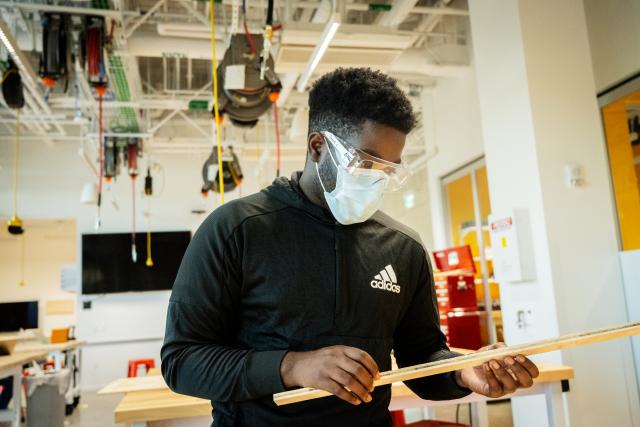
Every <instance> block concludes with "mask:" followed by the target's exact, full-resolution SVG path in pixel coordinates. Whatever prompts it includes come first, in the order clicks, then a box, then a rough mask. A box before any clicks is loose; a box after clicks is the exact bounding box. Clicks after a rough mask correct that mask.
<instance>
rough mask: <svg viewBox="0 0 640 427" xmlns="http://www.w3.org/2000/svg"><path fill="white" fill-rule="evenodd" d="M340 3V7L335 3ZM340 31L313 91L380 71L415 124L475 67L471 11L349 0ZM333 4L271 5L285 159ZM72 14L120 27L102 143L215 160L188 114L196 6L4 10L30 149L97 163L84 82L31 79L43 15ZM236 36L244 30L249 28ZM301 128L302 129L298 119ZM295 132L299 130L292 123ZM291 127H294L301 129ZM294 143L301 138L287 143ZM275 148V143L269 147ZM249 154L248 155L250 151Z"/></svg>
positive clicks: (414, 138) (258, 24)
mask: <svg viewBox="0 0 640 427" xmlns="http://www.w3.org/2000/svg"><path fill="white" fill-rule="evenodd" d="M339 1H340V0H339ZM345 1H346V2H345V3H339V5H340V7H341V8H343V9H342V10H343V24H342V25H341V26H340V29H339V31H338V33H337V34H336V36H335V38H334V39H333V41H332V43H331V44H330V46H329V48H328V50H327V52H326V54H325V55H324V57H323V58H322V60H321V61H320V63H319V64H318V66H317V68H316V70H315V73H314V75H313V77H312V78H311V81H313V79H314V78H315V77H317V76H318V75H320V74H322V73H324V72H326V71H328V70H331V69H334V68H336V67H338V66H362V65H368V66H370V67H372V68H377V69H381V70H383V71H385V72H388V73H389V74H391V75H393V76H394V77H396V78H398V80H399V82H400V84H401V85H402V87H403V88H404V89H406V90H407V91H408V92H409V93H410V94H411V95H412V97H411V99H412V100H414V101H416V102H415V103H414V104H415V106H416V109H417V111H418V114H420V103H419V102H418V100H419V96H418V95H419V93H420V91H421V90H423V89H424V88H425V87H430V86H433V85H434V84H436V81H437V78H439V77H442V76H451V75H455V74H456V73H457V72H459V71H460V70H461V69H462V68H464V67H466V66H467V64H468V57H467V37H468V33H469V30H468V11H467V4H466V0H448V1H447V0H393V1H391V0H382V1H381V2H380V3H369V2H364V1H361V0H345ZM240 4H241V2H240V0H237V1H236V0H222V2H220V3H216V6H215V13H214V15H215V25H216V34H215V38H216V44H217V50H216V57H217V59H218V60H221V59H222V56H223V54H224V51H225V50H226V43H227V42H228V40H229V35H230V33H231V31H232V30H231V26H232V23H233V19H234V14H233V11H234V7H236V10H237V6H238V5H240ZM266 7H267V1H266V0H252V1H247V3H246V10H247V14H246V16H247V24H248V28H249V30H250V31H251V32H253V33H262V31H263V26H264V20H265V14H266ZM331 7H332V6H331V3H330V1H329V0H321V1H317V0H310V1H304V0H276V3H275V22H276V23H277V24H281V29H280V30H279V31H276V33H275V35H274V43H273V45H272V47H271V53H272V55H273V57H274V58H275V60H276V62H275V71H276V72H277V73H278V74H279V76H280V79H281V81H282V84H283V90H282V92H281V97H280V99H279V101H278V104H279V106H280V109H281V112H282V114H281V121H282V123H281V124H280V129H283V130H284V132H283V144H284V145H283V147H284V151H283V153H284V155H285V156H286V155H287V153H295V154H296V155H300V153H303V152H304V150H305V147H304V144H302V143H301V141H300V139H299V138H295V136H297V135H298V134H299V132H298V133H296V129H294V128H295V127H296V126H298V127H299V126H300V122H301V121H300V116H301V114H304V113H305V111H306V110H304V108H305V106H306V103H307V93H306V92H297V91H296V90H295V89H293V88H294V85H295V84H296V81H297V79H298V78H299V76H300V73H301V72H302V71H303V69H304V68H305V66H306V64H307V62H308V60H309V57H310V55H311V53H312V51H313V50H314V48H315V46H316V44H317V43H318V40H319V38H320V35H321V33H322V31H323V28H324V23H325V21H326V20H327V19H328V15H329V13H330V9H331ZM48 11H49V12H51V11H57V12H65V13H71V14H77V15H87V14H90V15H101V16H105V17H106V22H107V27H108V28H111V22H113V27H112V28H113V34H112V37H113V39H112V40H113V50H112V51H110V52H109V54H108V70H107V71H108V75H109V89H108V92H107V95H106V97H105V101H104V103H103V108H104V123H105V132H107V134H125V135H138V136H141V137H143V138H144V139H145V149H146V150H150V151H153V150H156V151H166V152H175V153H181V152H203V151H210V150H211V144H212V131H213V126H212V120H211V114H210V112H209V111H207V110H194V109H190V108H189V107H190V101H192V100H201V101H204V102H208V103H211V101H212V99H213V97H212V92H211V84H212V83H211V55H212V50H211V43H210V37H211V33H210V30H209V28H210V27H209V16H210V15H209V12H210V11H209V2H207V1H193V0H93V1H75V0H74V1H71V2H69V1H64V2H63V1H56V0H54V1H46V2H45V1H42V2H39V1H27V2H18V3H14V2H9V1H2V0H0V18H1V19H0V31H1V32H2V35H0V39H3V40H2V41H3V42H4V43H3V46H2V47H0V59H4V58H6V57H7V53H8V51H7V47H6V46H7V45H11V46H14V48H15V52H12V54H13V55H14V57H17V58H19V59H20V62H21V64H20V67H21V74H22V75H23V76H26V77H23V80H24V83H25V92H26V94H27V95H26V98H27V105H26V107H25V109H24V112H23V114H22V117H21V121H22V123H24V126H25V128H26V129H25V130H24V131H23V132H22V135H23V138H35V139H39V140H42V141H43V142H44V143H48V144H56V143H57V142H58V141H61V140H64V141H74V140H77V141H78V143H79V144H80V145H81V147H83V152H84V153H85V155H86V160H87V161H88V163H92V162H93V161H94V160H95V157H96V156H95V146H96V142H97V135H98V127H97V122H98V120H97V117H98V103H97V101H96V99H97V97H96V94H95V91H94V89H93V88H91V87H90V86H89V85H88V84H87V79H86V77H85V72H84V70H83V69H82V67H80V66H76V67H74V68H75V71H76V73H75V75H74V76H72V78H71V79H70V81H69V85H68V88H67V90H66V92H65V91H64V90H63V89H62V87H61V86H62V85H58V86H57V87H56V89H55V90H53V91H52V92H51V93H50V94H48V97H47V96H45V88H44V86H43V85H42V83H41V82H40V79H39V78H38V75H37V74H36V72H35V70H37V68H38V58H39V52H40V51H41V49H42V25H41V19H42V13H43V12H48ZM238 31H243V30H242V26H241V25H240V28H238ZM2 104H3V105H2V106H1V107H0V140H1V139H8V138H10V137H11V135H13V133H14V125H13V124H14V122H15V113H14V111H13V110H10V109H9V108H7V107H6V104H4V101H3V102H2ZM296 116H297V117H298V119H295V117H296ZM261 122H266V123H259V125H258V126H260V127H261V132H262V133H263V135H264V131H265V130H266V131H267V132H273V119H272V116H271V114H270V113H269V114H267V115H266V116H263V117H262V119H261ZM294 122H295V123H294ZM294 125H295V126H294ZM222 136H223V141H224V142H225V143H233V144H234V146H235V147H238V146H240V148H239V149H238V148H237V149H236V151H237V152H239V154H241V153H242V151H243V149H244V150H246V151H247V152H249V151H250V150H252V147H253V149H255V147H256V146H258V145H259V144H260V143H261V141H259V140H258V136H257V135H256V129H255V128H254V129H237V128H233V126H231V125H230V124H229V123H226V122H225V125H224V130H223V133H222ZM291 136H294V138H290V137H291ZM271 140H272V141H273V138H272V139H271ZM243 147H244V148H243ZM408 151H409V155H410V156H414V157H417V158H419V157H420V156H423V155H424V154H425V148H424V138H423V137H422V130H421V129H418V130H417V131H415V132H414V133H413V134H412V135H411V137H410V142H409V144H408Z"/></svg>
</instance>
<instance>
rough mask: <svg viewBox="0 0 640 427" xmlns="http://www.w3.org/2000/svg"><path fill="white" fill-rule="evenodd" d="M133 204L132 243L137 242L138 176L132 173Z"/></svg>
mask: <svg viewBox="0 0 640 427" xmlns="http://www.w3.org/2000/svg"><path fill="white" fill-rule="evenodd" d="M131 200H132V203H131V206H132V211H133V214H132V215H131V244H132V245H135V244H136V176H135V175H131Z"/></svg>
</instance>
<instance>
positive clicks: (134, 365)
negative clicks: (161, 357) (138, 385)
mask: <svg viewBox="0 0 640 427" xmlns="http://www.w3.org/2000/svg"><path fill="white" fill-rule="evenodd" d="M141 365H142V366H144V367H145V368H146V372H149V369H151V368H155V367H156V362H155V361H154V360H153V359H135V360H129V375H128V376H129V377H137V376H138V366H141Z"/></svg>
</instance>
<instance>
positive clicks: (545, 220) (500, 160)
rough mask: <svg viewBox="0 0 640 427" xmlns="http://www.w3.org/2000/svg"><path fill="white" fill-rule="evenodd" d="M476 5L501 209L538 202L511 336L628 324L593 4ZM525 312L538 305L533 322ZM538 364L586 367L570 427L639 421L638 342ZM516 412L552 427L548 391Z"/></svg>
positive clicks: (485, 115)
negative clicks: (526, 277)
mask: <svg viewBox="0 0 640 427" xmlns="http://www.w3.org/2000/svg"><path fill="white" fill-rule="evenodd" d="M469 3H470V11H471V31H472V37H473V41H472V43H473V52H474V63H475V66H476V78H477V86H478V96H479V101H480V115H481V125H482V134H483V140H484V152H485V158H486V164H487V171H488V179H489V192H490V195H491V206H492V209H493V212H494V213H500V212H504V211H507V210H509V209H513V208H525V209H527V210H528V213H529V216H530V222H531V234H532V236H533V248H534V263H535V266H536V278H535V280H532V281H528V282H521V283H502V284H501V302H502V309H503V318H504V331H505V338H506V341H507V342H508V343H511V344H515V343H518V342H523V341H529V340H532V339H540V338H546V337H552V336H557V335H559V334H565V333H570V332H577V331H579V330H583V329H591V328H598V327H604V326H608V325H614V324H618V323H623V322H626V321H627V314H626V310H625V301H624V293H623V287H622V279H621V273H620V266H619V264H618V258H617V253H618V242H617V231H616V223H615V221H616V219H615V211H614V206H613V203H612V192H611V187H610V178H609V173H608V165H607V156H606V151H605V144H604V139H603V132H602V125H601V120H600V116H599V111H598V107H597V103H596V95H595V94H596V89H595V85H594V78H593V67H592V64H591V58H590V53H589V41H588V37H587V30H586V24H585V16H584V10H583V3H582V1H580V0H564V1H561V2H558V1H553V0H536V1H531V0H470V1H469ZM622 30H623V29H621V31H622ZM568 164H575V165H579V166H581V167H582V168H583V170H584V177H585V183H584V185H583V186H580V187H570V186H569V185H567V184H566V182H565V176H564V174H565V165H568ZM520 310H525V311H529V310H530V311H531V315H530V316H528V317H527V318H526V322H527V323H528V324H527V326H526V327H522V328H521V327H518V325H517V323H516V319H517V312H518V311H520ZM537 360H539V361H545V362H551V363H564V364H568V365H571V366H573V367H574V368H575V371H576V378H575V380H573V381H572V388H571V392H570V393H568V394H567V395H566V397H567V404H568V405H567V406H568V408H569V415H570V422H571V425H574V426H614V425H615V426H636V425H640V409H639V408H640V404H639V399H638V388H637V384H636V381H635V376H634V374H633V364H632V363H633V362H632V354H631V347H630V341H629V340H628V339H625V340H618V341H614V342H609V343H605V344H598V345H595V346H589V347H583V348H579V349H573V350H568V351H564V352H562V354H560V353H553V354H548V355H544V356H542V357H539V358H537ZM524 399H526V400H524ZM513 413H514V421H515V424H516V426H517V427H523V426H536V427H539V426H542V425H546V419H545V417H544V413H545V412H544V400H543V399H539V398H521V399H514V401H513Z"/></svg>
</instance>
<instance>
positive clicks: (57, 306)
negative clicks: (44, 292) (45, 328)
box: [45, 299, 76, 316]
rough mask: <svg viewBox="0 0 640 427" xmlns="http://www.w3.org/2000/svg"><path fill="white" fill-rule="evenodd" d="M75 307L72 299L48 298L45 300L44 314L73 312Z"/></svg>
mask: <svg viewBox="0 0 640 427" xmlns="http://www.w3.org/2000/svg"><path fill="white" fill-rule="evenodd" d="M75 309H76V302H75V300H72V299H60V300H49V301H46V302H45V314H46V315H48V316H50V315H59V314H73V312H74V311H75Z"/></svg>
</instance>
